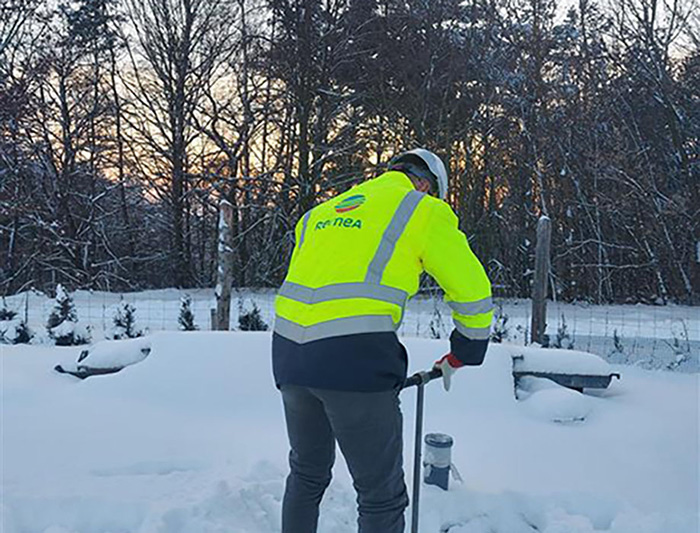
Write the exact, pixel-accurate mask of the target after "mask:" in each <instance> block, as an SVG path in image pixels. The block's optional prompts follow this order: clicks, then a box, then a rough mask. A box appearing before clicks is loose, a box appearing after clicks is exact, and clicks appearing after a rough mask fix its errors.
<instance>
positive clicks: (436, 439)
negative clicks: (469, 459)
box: [423, 433, 454, 490]
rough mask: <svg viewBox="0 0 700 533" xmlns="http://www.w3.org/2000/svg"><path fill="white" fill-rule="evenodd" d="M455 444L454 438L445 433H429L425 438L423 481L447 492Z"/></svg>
mask: <svg viewBox="0 0 700 533" xmlns="http://www.w3.org/2000/svg"><path fill="white" fill-rule="evenodd" d="M453 444H454V440H453V439H452V437H450V436H449V435H445V434H444V433H428V434H427V435H426V436H425V453H424V455H423V457H424V460H423V466H424V468H425V470H424V475H423V480H424V481H425V483H426V484H427V485H437V486H438V487H440V488H441V489H443V490H447V488H448V485H449V480H450V465H451V464H452V445H453Z"/></svg>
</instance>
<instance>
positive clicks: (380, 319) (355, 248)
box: [274, 172, 493, 364]
mask: <svg viewBox="0 0 700 533" xmlns="http://www.w3.org/2000/svg"><path fill="white" fill-rule="evenodd" d="M295 235H296V244H295V247H294V251H293V254H292V258H291V263H290V267H289V271H288V274H287V277H286V279H285V281H284V284H283V285H282V287H281V288H280V290H279V293H278V296H277V299H276V302H275V310H276V315H277V316H276V320H275V326H274V332H275V334H277V335H279V336H281V337H284V338H285V339H287V340H289V341H292V342H293V343H296V344H302V345H303V344H306V343H312V342H314V341H319V340H323V339H330V338H333V337H338V336H345V335H355V334H366V333H379V332H382V333H385V332H395V331H396V329H397V328H398V327H399V325H400V324H401V320H402V318H403V313H404V309H405V306H406V302H407V300H408V299H409V298H410V297H411V296H413V295H414V294H415V293H416V292H417V290H418V285H419V278H420V274H421V273H422V272H423V271H426V272H427V273H428V274H430V275H431V276H432V277H433V278H434V279H435V280H436V281H437V282H438V284H439V285H440V286H441V287H442V289H443V290H444V291H445V301H446V302H447V303H448V305H449V306H450V307H451V308H452V316H453V321H454V325H455V328H456V330H457V332H458V333H457V335H458V336H459V337H464V339H458V341H459V340H461V341H464V340H468V339H469V340H481V341H485V340H486V339H488V337H489V332H490V325H491V320H492V315H493V311H492V307H493V306H492V302H491V284H490V282H489V280H488V278H487V276H486V273H485V272H484V269H483V267H482V265H481V263H480V262H479V260H478V259H477V258H476V256H474V254H473V253H472V251H471V249H470V248H469V244H468V242H467V239H466V237H465V235H464V234H463V233H462V232H461V231H460V230H459V229H458V220H457V217H456V216H455V214H454V213H453V212H452V210H451V208H450V207H449V206H448V205H447V204H446V203H445V202H443V201H441V200H438V199H437V198H433V197H431V196H427V195H424V194H423V193H420V192H418V191H416V190H415V189H414V187H413V184H412V183H411V181H410V179H409V178H408V177H406V176H405V175H404V174H402V173H400V172H387V173H385V174H382V175H381V176H379V177H378V178H375V179H373V180H369V181H367V182H364V183H362V184H361V185H358V186H356V187H353V188H352V189H351V190H349V191H347V192H346V193H344V194H341V195H339V196H337V197H335V198H333V199H331V200H329V201H326V202H324V203H322V204H320V205H318V206H317V207H315V208H313V209H312V210H310V211H309V212H307V213H306V214H305V215H304V216H303V217H302V219H301V220H300V221H299V223H298V224H297V227H296V234H295ZM452 338H453V343H452V346H453V353H455V355H456V356H457V357H458V358H460V359H462V360H464V359H471V360H466V361H465V362H466V363H467V364H479V363H480V362H481V361H480V360H479V361H478V362H477V361H474V360H473V359H474V357H473V356H471V357H467V356H464V357H460V353H458V352H459V351H460V350H459V349H458V348H459V345H460V343H459V342H457V343H455V334H454V333H453V336H452ZM462 344H463V343H462ZM480 344H481V343H480ZM483 344H485V343H483ZM455 350H456V351H455ZM484 350H485V346H484ZM481 358H482V359H483V353H482V354H481Z"/></svg>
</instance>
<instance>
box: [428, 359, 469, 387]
mask: <svg viewBox="0 0 700 533" xmlns="http://www.w3.org/2000/svg"><path fill="white" fill-rule="evenodd" d="M462 366H464V363H462V361H460V360H459V359H457V358H456V357H455V356H454V355H452V353H448V354H447V355H443V356H442V357H441V358H440V359H438V360H437V361H435V364H434V365H433V368H439V369H440V370H441V371H442V385H443V386H444V387H445V390H446V391H449V390H450V384H451V383H452V374H454V373H455V372H456V371H457V369H458V368H459V367H462Z"/></svg>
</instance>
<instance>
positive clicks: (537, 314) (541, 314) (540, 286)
mask: <svg viewBox="0 0 700 533" xmlns="http://www.w3.org/2000/svg"><path fill="white" fill-rule="evenodd" d="M551 240H552V221H551V220H550V219H549V217H548V216H546V215H542V216H541V217H540V219H539V221H538V222H537V246H536V248H535V275H534V279H533V283H532V324H531V333H530V340H531V342H536V343H539V344H543V341H544V333H545V331H546V329H547V284H548V281H549V249H550V242H551Z"/></svg>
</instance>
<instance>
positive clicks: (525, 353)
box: [513, 347, 613, 376]
mask: <svg viewBox="0 0 700 533" xmlns="http://www.w3.org/2000/svg"><path fill="white" fill-rule="evenodd" d="M513 371H514V372H528V373H548V374H567V375H573V374H576V375H583V376H607V375H610V374H611V373H612V372H613V370H612V367H611V366H610V364H608V363H607V362H606V361H605V360H603V359H602V358H600V357H598V356H597V355H594V354H591V353H586V352H577V351H574V350H557V349H552V348H549V349H541V348H529V347H523V348H518V349H517V351H514V352H513Z"/></svg>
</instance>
